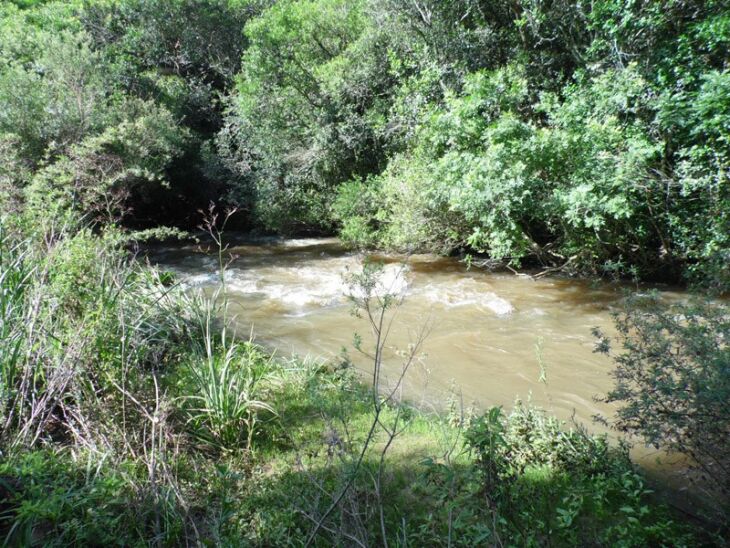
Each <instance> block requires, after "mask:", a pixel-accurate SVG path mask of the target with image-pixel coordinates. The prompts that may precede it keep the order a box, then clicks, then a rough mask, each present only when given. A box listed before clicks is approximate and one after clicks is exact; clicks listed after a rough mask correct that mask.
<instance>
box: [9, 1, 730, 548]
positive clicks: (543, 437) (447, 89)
mask: <svg viewBox="0 0 730 548" xmlns="http://www.w3.org/2000/svg"><path fill="white" fill-rule="evenodd" d="M729 52H730V2H728V1H726V0H705V1H700V0H660V1H648V0H646V1H645V0H594V1H592V2H582V1H577V2H576V1H572V2H571V1H567V0H69V1H61V0H57V1H54V0H10V1H5V2H2V3H1V4H0V221H1V222H0V424H1V425H2V430H1V431H0V539H2V540H0V542H4V543H5V544H8V545H49V544H54V543H55V544H57V545H101V544H118V545H137V544H139V545H146V544H155V545H186V544H191V545H258V546H279V545H322V546H329V545H333V544H334V545H343V546H370V545H384V546H388V545H393V546H396V545H397V546H431V545H443V546H455V545H460V546H476V545H489V546H505V545H509V546H522V545H524V546H552V545H561V546H562V545H574V546H583V545H596V546H614V545H621V546H644V545H657V546H659V545H696V544H700V543H704V544H717V545H722V544H723V542H724V540H723V538H724V537H723V535H727V534H728V522H727V509H728V502H727V493H728V491H729V490H730V483H729V482H730V445H729V443H730V442H729V441H728V439H730V407H729V405H730V404H729V403H728V402H729V401H730V399H729V397H728V396H730V344H729V341H730V319H729V315H728V310H727V305H726V304H723V302H725V301H723V298H724V297H723V295H725V296H726V295H727V293H728V291H730V266H729V265H730V53H729ZM224 226H225V228H226V229H234V230H239V231H247V232H253V233H260V234H277V235H282V236H291V235H337V236H339V238H340V239H341V240H342V242H344V243H345V245H347V246H350V247H351V248H353V249H362V250H386V251H394V252H405V253H412V252H430V253H436V254H442V255H456V256H459V257H465V258H466V261H467V262H469V263H472V262H474V263H478V264H479V265H480V267H488V268H500V267H509V268H510V269H513V270H515V269H528V270H529V271H533V272H534V271H535V270H542V271H544V272H550V273H560V274H566V275H576V276H586V277H594V278H610V279H631V280H634V281H635V282H637V283H639V282H669V283H672V284H678V285H682V286H685V287H690V288H692V289H693V291H696V292H697V295H696V296H695V297H693V298H692V299H691V302H687V303H674V304H667V303H664V302H662V301H661V300H660V299H657V298H655V297H653V296H649V297H647V296H646V295H644V296H634V297H631V298H628V299H627V300H626V303H625V308H624V309H623V310H622V311H621V312H620V313H619V314H617V317H616V327H617V331H618V339H619V344H618V347H617V348H612V343H615V341H610V340H609V339H608V338H606V337H604V336H603V335H601V334H600V333H599V334H597V335H598V336H599V338H598V339H597V340H598V350H599V351H601V352H604V353H608V354H610V355H611V356H612V357H613V359H614V364H615V367H616V370H615V373H614V377H615V380H616V385H615V389H614V390H613V391H611V392H610V393H608V394H606V395H604V396H603V398H604V400H605V401H608V402H611V403H616V404H617V405H619V411H618V413H617V416H616V417H611V418H609V420H610V421H612V425H613V426H614V427H615V428H616V429H617V430H618V431H620V432H622V433H625V434H630V435H635V436H637V437H638V438H642V439H643V440H644V441H646V442H647V443H650V444H653V445H655V446H656V447H661V448H663V449H665V450H668V451H670V452H671V451H674V452H679V453H682V454H685V455H688V456H689V457H690V458H691V460H692V462H693V463H694V464H693V465H692V466H691V468H693V470H695V471H696V472H697V473H698V474H699V475H700V476H702V477H703V480H704V481H708V478H709V482H710V483H712V484H714V485H715V486H716V487H717V491H718V492H717V493H714V495H713V497H716V499H713V502H712V504H708V508H712V509H711V510H709V509H708V510H707V512H705V513H703V514H702V515H699V513H698V515H695V516H692V517H690V518H688V517H687V516H684V515H680V514H678V513H677V512H676V511H674V510H672V509H671V508H670V507H669V506H667V504H666V501H662V500H659V499H658V498H657V497H651V496H650V493H649V491H650V490H649V489H648V488H647V487H646V483H645V479H644V478H643V476H642V474H641V472H640V471H637V470H636V469H635V467H634V466H633V465H632V463H631V461H630V459H629V457H628V449H627V447H626V446H625V445H624V444H623V443H621V444H619V445H618V446H617V445H616V444H615V443H613V442H612V443H609V442H608V441H607V438H605V437H604V436H598V435H592V434H588V433H586V432H585V431H583V430H582V429H578V430H570V429H566V427H565V425H561V424H560V423H559V422H558V421H557V420H555V419H552V418H550V417H549V416H548V415H546V414H545V413H544V412H542V411H540V410H538V409H534V408H532V407H530V406H529V405H516V406H515V409H514V410H512V411H511V412H507V411H502V410H500V409H499V408H493V409H490V410H487V411H486V412H484V413H481V412H478V411H476V410H472V412H470V413H465V412H464V410H463V409H462V410H461V412H459V410H457V409H456V408H454V409H451V412H448V413H439V414H430V413H426V412H424V411H423V410H421V409H417V408H414V407H411V406H409V405H408V404H407V402H403V401H400V400H397V398H396V395H395V392H393V393H386V394H383V393H382V391H379V390H378V388H379V384H378V371H379V368H380V367H381V362H380V360H382V359H383V357H382V356H383V352H382V348H384V345H385V344H386V343H385V338H386V337H387V332H384V331H382V326H383V321H384V318H386V317H387V316H388V315H389V314H391V313H392V311H393V308H394V307H396V306H397V303H395V302H394V301H393V300H392V299H390V298H388V297H387V296H383V295H380V294H379V293H378V292H377V290H376V289H377V287H378V283H377V277H378V275H379V271H378V268H377V266H374V265H371V264H366V265H365V266H364V267H363V270H362V272H361V273H359V274H354V275H353V276H352V278H351V279H350V283H351V284H352V285H353V286H356V287H357V288H358V290H357V291H353V293H352V294H351V299H352V301H353V306H354V307H355V309H356V311H358V312H359V313H361V314H363V315H364V316H365V317H366V318H369V319H370V322H371V328H372V331H373V333H374V335H375V343H374V345H375V346H374V348H373V350H372V355H374V359H373V368H374V373H373V381H372V383H371V384H372V386H369V385H363V384H361V380H362V379H361V378H360V377H358V376H357V374H356V373H354V372H353V371H352V369H351V368H349V367H348V362H347V359H346V358H343V360H342V363H313V362H311V361H310V360H306V359H298V358H296V359H295V358H292V359H284V358H281V359H279V358H274V357H272V356H271V355H270V353H269V352H268V351H265V350H264V349H262V348H261V347H259V346H257V345H256V344H254V343H253V342H252V341H249V340H246V339H245V338H244V339H242V338H240V336H239V335H238V334H236V333H235V330H234V329H233V327H232V320H231V318H230V317H229V314H228V302H227V298H226V275H225V269H226V265H227V259H226V239H225V231H224ZM201 228H202V233H204V236H200V229H201ZM191 232H196V233H198V236H199V237H202V238H203V239H206V241H208V242H210V243H211V245H212V247H213V250H214V253H213V255H214V256H217V263H216V264H217V267H216V268H217V269H218V270H219V271H220V280H221V284H220V285H221V287H220V289H219V291H217V292H215V293H214V294H213V295H212V296H211V295H209V294H203V293H199V294H198V293H194V292H189V291H185V290H183V288H182V287H181V285H180V284H179V283H178V281H177V280H176V279H175V277H174V276H172V275H171V274H169V273H167V272H164V271H160V270H158V269H156V268H153V267H151V266H149V265H147V264H145V263H144V261H142V260H139V259H137V258H136V257H135V253H134V251H135V250H137V249H138V248H139V246H140V245H143V244H144V242H147V241H150V240H153V241H154V240H165V239H168V238H173V237H177V238H185V237H187V236H189V235H190V233H191ZM215 251H217V253H216V252H215ZM710 298H712V299H714V300H710ZM613 346H616V344H613ZM358 350H360V348H358ZM409 359H410V360H412V359H413V355H410V357H408V356H407V357H406V361H408V360H409ZM414 447H416V448H417V450H416V449H413V448H414Z"/></svg>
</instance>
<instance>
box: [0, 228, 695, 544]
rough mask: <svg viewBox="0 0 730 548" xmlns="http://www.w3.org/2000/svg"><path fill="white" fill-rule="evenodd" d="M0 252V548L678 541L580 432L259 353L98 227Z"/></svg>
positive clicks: (632, 478) (663, 513) (666, 521)
mask: <svg viewBox="0 0 730 548" xmlns="http://www.w3.org/2000/svg"><path fill="white" fill-rule="evenodd" d="M0 243H1V244H2V246H3V247H2V251H3V252H2V253H0V259H1V260H0V270H2V275H0V281H1V282H2V289H3V290H2V292H0V295H1V296H2V298H3V301H2V304H3V306H2V307H0V311H2V313H3V317H2V319H3V322H2V326H3V330H4V331H3V333H2V335H3V336H2V337H1V338H0V352H1V353H2V358H3V361H2V365H3V384H2V390H3V393H2V400H0V401H1V402H2V420H3V424H4V426H5V427H4V428H3V431H2V439H1V440H0V441H1V442H2V461H1V462H0V479H1V480H2V481H0V486H1V487H0V488H1V489H2V501H3V502H2V508H1V516H2V519H1V521H0V535H1V536H2V538H3V539H4V540H5V541H6V542H7V543H8V544H23V545H54V544H55V545H69V544H123V545H149V544H154V545H180V544H190V543H192V544H201V543H202V544H212V545H254V546H256V545H258V546H271V545H276V546H278V545H294V546H297V545H303V544H306V542H307V540H308V539H309V538H310V537H311V539H312V543H313V544H314V545H322V546H330V545H332V544H341V545H359V544H362V545H372V544H384V543H385V542H386V541H387V542H389V543H390V544H395V543H402V544H404V545H418V546H420V545H444V546H447V545H460V544H461V545H465V546H467V545H468V546H472V545H478V544H488V545H491V544H494V545H499V544H504V543H518V544H526V545H530V544H534V545H544V544H546V543H549V544H555V543H558V544H568V545H576V546H578V545H585V544H598V545H609V544H611V545H613V544H615V543H616V542H622V541H623V542H625V543H626V544H629V545H646V544H659V543H664V544H673V545H681V544H692V543H694V542H695V540H693V536H692V535H693V534H694V533H692V532H691V531H690V529H689V528H688V526H686V525H684V524H683V523H682V522H681V520H679V519H678V518H677V517H676V516H672V515H671V514H670V512H669V510H667V509H666V508H664V507H662V506H661V505H660V504H658V503H657V502H656V501H653V500H652V499H651V498H650V497H649V493H648V492H647V490H646V488H645V484H644V481H643V479H642V478H641V476H640V475H639V474H638V473H636V472H635V471H634V469H633V467H632V465H631V462H630V461H629V459H628V457H627V454H626V452H625V450H624V449H623V448H621V447H618V448H616V447H611V446H609V445H608V444H607V442H606V440H605V439H603V438H601V437H600V436H593V435H588V434H586V433H582V432H573V433H570V432H568V431H566V430H564V429H563V427H562V426H561V425H559V424H558V423H557V421H555V420H554V419H551V418H549V416H547V415H545V414H543V413H542V412H538V411H536V410H534V409H532V408H530V407H525V406H522V407H518V408H517V409H516V411H514V412H513V413H511V414H510V416H509V417H505V416H504V415H503V414H502V412H501V411H499V410H498V409H496V408H493V409H490V410H488V411H486V413H481V412H479V411H477V410H470V409H469V407H468V406H462V405H461V403H460V402H459V401H458V400H455V401H454V403H453V405H452V406H450V407H449V409H448V410H447V412H445V413H434V414H431V413H426V412H424V411H422V410H418V409H416V408H413V407H411V406H409V405H407V404H406V403H405V402H404V401H403V400H402V399H401V398H400V397H399V396H398V395H397V394H395V395H394V397H388V398H384V397H383V396H382V394H381V393H378V392H373V391H372V390H371V389H370V388H368V387H366V386H365V385H363V384H361V381H360V379H359V377H358V376H357V375H356V374H355V372H354V369H353V367H352V363H351V362H350V361H349V360H346V359H341V360H329V361H328V362H326V363H313V362H311V361H310V362H307V361H306V360H305V361H303V360H296V359H284V358H276V357H272V356H271V355H270V354H269V353H268V352H264V351H263V350H262V349H261V348H260V347H258V346H256V345H255V344H253V343H251V342H249V341H247V340H246V339H242V338H240V337H238V338H236V337H234V336H233V331H234V330H233V328H232V326H231V323H230V322H231V321H233V319H234V317H233V314H234V313H233V310H232V308H230V307H229V306H227V304H228V303H227V299H226V298H225V294H223V293H220V292H215V291H214V292H213V293H212V294H211V293H205V292H200V291H195V290H192V291H190V290H187V291H184V290H182V288H181V287H180V286H179V285H178V284H176V283H175V282H174V280H173V279H171V277H170V276H169V275H167V274H164V273H161V272H159V271H155V270H154V269H150V268H148V267H145V266H142V265H141V264H139V263H137V262H135V261H131V260H130V259H129V258H128V256H127V254H126V253H125V252H124V251H123V244H124V238H123V235H122V234H120V233H118V232H115V231H113V230H110V231H108V232H106V233H105V234H104V235H103V236H98V235H94V234H92V233H91V232H90V231H84V230H81V231H79V232H76V233H72V234H66V235H64V237H59V238H58V239H56V240H53V241H32V240H13V239H12V237H10V236H8V235H7V234H6V233H3V238H1V239H0ZM224 279H225V278H224ZM36 326H39V327H38V328H37V327H36ZM40 327H42V328H40ZM362 349H363V350H364V351H366V352H367V351H368V346H367V343H364V344H363V346H362Z"/></svg>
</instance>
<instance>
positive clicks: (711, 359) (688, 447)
mask: <svg viewBox="0 0 730 548" xmlns="http://www.w3.org/2000/svg"><path fill="white" fill-rule="evenodd" d="M615 322H616V328H617V330H618V339H617V340H618V342H619V343H620V344H621V350H622V351H621V353H620V354H613V355H612V357H613V359H614V361H615V363H616V369H615V371H614V373H613V376H614V378H615V380H616V382H615V386H614V388H613V390H611V391H610V392H609V393H608V394H607V395H606V396H605V398H604V400H605V401H607V402H612V403H620V404H621V407H620V408H619V410H618V412H617V414H616V417H615V420H614V421H613V424H614V426H615V427H616V428H617V429H618V430H620V431H622V432H626V433H629V434H633V435H637V436H639V437H641V438H642V439H643V440H644V441H645V442H646V443H648V444H651V445H653V446H654V447H657V448H663V449H666V450H669V451H676V452H678V453H682V454H685V455H689V456H691V457H692V459H693V461H694V462H695V463H696V465H697V466H699V467H700V469H701V470H702V472H703V475H705V476H706V477H707V478H711V484H712V486H711V489H712V490H715V489H717V490H719V491H720V494H721V496H722V497H723V498H724V499H725V500H727V497H728V493H729V492H730V425H729V424H728V420H727V418H728V416H730V345H729V344H728V341H730V315H729V311H728V309H727V307H726V306H724V305H722V304H720V303H708V302H701V301H698V302H695V303H691V304H681V303H677V304H671V305H667V304H664V303H662V302H661V301H660V300H659V299H658V298H656V297H644V298H638V297H637V298H634V299H631V300H629V301H628V302H627V303H626V306H625V307H624V309H623V311H622V312H621V313H620V314H617V315H616V319H615ZM598 335H599V336H600V337H601V339H600V344H599V346H598V350H599V351H601V352H604V353H607V354H608V353H609V352H610V350H611V344H610V340H609V339H608V338H607V337H606V336H604V335H601V334H600V333H598Z"/></svg>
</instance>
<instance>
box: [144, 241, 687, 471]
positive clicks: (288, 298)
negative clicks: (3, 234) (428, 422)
mask: <svg viewBox="0 0 730 548" xmlns="http://www.w3.org/2000/svg"><path fill="white" fill-rule="evenodd" d="M234 241H235V242H236V243H235V244H234V245H232V246H231V247H230V248H229V250H228V252H229V253H231V254H232V255H233V259H232V261H231V263H230V264H229V265H228V268H227V272H226V285H227V290H228V295H229V298H230V303H231V314H232V315H234V317H235V325H236V326H237V328H238V332H239V334H240V336H244V337H248V336H249V333H251V332H253V333H254V334H255V337H256V340H257V341H258V342H259V343H261V344H263V345H264V346H266V347H269V348H275V349H276V352H277V353H278V354H279V355H284V356H286V355H292V354H296V355H299V356H309V357H314V358H316V359H332V360H337V359H340V356H341V352H342V349H343V348H346V349H349V350H348V354H349V356H350V358H351V360H352V362H353V363H354V364H355V366H356V367H358V368H359V369H361V370H362V371H364V372H366V371H367V370H368V369H369V364H368V362H367V360H365V359H364V358H363V357H362V356H361V355H359V354H358V352H357V351H355V350H354V349H353V337H354V335H355V333H358V334H360V335H362V336H363V341H364V342H363V346H367V344H368V340H369V339H368V336H367V335H368V333H369V330H368V324H367V322H366V321H365V320H363V319H358V318H356V317H354V316H353V315H352V314H351V304H350V303H349V302H348V300H347V298H346V297H345V294H346V293H347V292H348V286H347V284H346V283H345V280H344V275H345V274H346V273H347V272H353V271H358V270H359V269H360V265H361V261H362V259H363V257H362V256H361V255H359V254H357V253H353V252H348V251H346V250H344V249H343V248H342V247H341V246H340V245H339V243H338V241H337V240H336V239H293V240H275V239H262V240H251V241H246V240H241V239H237V240H236V239H234ZM149 256H150V258H151V260H152V261H153V262H154V263H157V264H159V265H160V267H162V268H164V269H166V270H169V271H172V272H174V273H176V274H177V275H178V276H179V277H180V279H181V281H182V282H183V284H185V285H186V286H189V287H202V288H211V287H214V286H215V285H216V284H218V283H219V280H220V278H219V276H218V272H217V259H216V256H215V253H206V252H202V251H201V250H200V247H199V246H197V245H187V246H177V247H167V248H158V249H155V250H153V251H152V252H151V253H150V254H149ZM373 259H374V260H377V261H383V262H384V263H385V268H384V272H383V280H384V282H383V283H384V284H385V285H387V286H388V287H389V288H390V289H391V290H392V291H393V292H395V293H397V294H398V295H399V296H400V297H401V298H402V301H403V302H402V304H401V305H400V306H399V307H397V309H396V310H395V314H396V317H395V322H394V324H393V329H392V331H391V333H390V335H389V338H388V341H387V345H388V348H389V350H390V352H389V353H388V354H387V355H386V360H385V364H384V369H385V372H386V376H387V377H388V378H389V379H390V380H391V382H392V380H393V379H394V378H395V377H396V376H397V373H398V372H399V371H400V370H401V364H400V360H399V359H398V358H397V356H396V355H395V352H396V350H398V349H400V350H404V349H406V348H407V346H408V344H409V343H410V342H413V341H414V339H415V338H416V337H417V333H418V332H419V330H420V329H421V328H422V327H424V326H427V328H428V336H427V337H426V339H425V341H424V343H423V348H422V351H423V356H422V359H420V360H418V361H417V362H416V363H415V364H414V365H413V366H412V367H411V369H410V370H409V371H408V373H407V375H406V379H405V384H406V394H407V396H408V398H409V399H410V400H411V401H415V402H416V403H417V404H419V405H420V406H422V407H426V408H430V407H433V408H436V409H443V407H444V406H445V405H447V402H449V401H456V402H459V405H461V402H463V405H464V406H465V407H469V406H472V405H473V406H477V407H480V408H483V407H487V406H491V405H502V406H504V407H505V408H506V409H509V408H510V407H511V406H512V405H513V403H514V401H515V399H517V398H519V399H521V400H523V401H527V400H530V401H531V402H532V403H533V404H535V405H538V406H540V407H543V408H545V409H546V410H548V411H549V412H551V413H552V414H554V415H556V416H557V417H558V418H560V419H562V420H566V421H572V420H575V421H577V422H578V423H580V424H582V425H584V426H586V427H587V428H588V429H589V430H590V431H592V432H606V429H605V427H603V426H601V425H600V424H597V423H596V422H594V421H593V417H594V416H595V415H603V416H607V417H610V416H611V415H612V414H613V412H614V411H615V409H614V408H612V407H611V406H609V405H606V404H603V403H599V402H597V401H596V400H595V397H596V396H598V395H600V394H605V393H606V391H607V390H609V389H610V387H611V385H612V379H611V370H612V364H611V361H610V359H609V358H607V357H606V356H604V355H600V354H596V353H594V352H593V349H594V346H595V342H596V341H595V338H594V336H593V335H592V329H593V328H595V327H598V328H600V329H602V330H604V331H605V332H607V333H609V334H610V333H613V328H612V325H613V323H612V318H611V312H612V311H613V310H615V309H616V307H617V305H618V304H619V302H620V300H621V298H622V296H623V295H624V292H625V289H626V286H623V285H620V284H609V283H592V282H590V281H587V280H576V279H567V278H560V277H552V278H550V277H545V278H542V279H539V280H534V279H532V278H531V277H528V276H519V275H515V274H513V273H509V272H508V273H494V272H488V271H485V270H483V269H479V268H476V267H472V268H471V269H469V268H467V266H466V265H465V264H464V263H463V262H462V261H459V260H457V259H455V258H445V257H438V256H434V255H412V256H410V257H407V258H406V257H404V256H398V255H377V256H375V257H373ZM404 263H405V264H404ZM662 294H663V296H664V297H665V298H667V299H675V298H681V296H682V295H681V292H678V291H671V290H664V291H662ZM541 376H542V377H543V380H541ZM633 456H634V458H635V460H637V461H639V462H641V463H642V465H643V466H644V467H645V468H647V469H650V470H652V471H654V472H657V471H658V470H659V468H666V465H665V466H663V467H658V466H657V464H656V462H655V461H656V457H657V456H658V453H656V452H655V451H653V450H651V449H648V448H643V447H637V448H635V449H634V452H633ZM672 468H674V467H673V466H669V468H666V469H667V470H669V469H672Z"/></svg>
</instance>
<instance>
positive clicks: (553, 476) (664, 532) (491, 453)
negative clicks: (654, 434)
mask: <svg viewBox="0 0 730 548" xmlns="http://www.w3.org/2000/svg"><path fill="white" fill-rule="evenodd" d="M464 440H465V443H466V446H467V447H468V448H469V450H470V451H471V452H472V453H473V454H474V456H475V458H476V463H475V464H476V468H475V470H474V472H475V475H474V476H473V477H469V476H470V474H472V472H471V471H470V472H468V473H467V478H468V480H465V479H464V478H462V481H468V482H472V481H475V482H476V483H475V487H476V488H477V489H479V492H480V494H481V496H482V497H483V498H484V499H485V500H486V501H487V505H488V508H486V509H483V510H482V511H485V510H486V511H488V512H491V513H492V514H493V519H492V523H494V524H495V525H494V529H493V530H492V531H491V532H489V537H490V538H492V539H505V538H509V539H519V542H520V543H521V544H524V545H528V546H537V545H545V544H553V543H557V544H560V545H586V544H597V545H603V544H613V545H615V544H618V545H625V546H642V545H646V544H684V543H685V542H688V541H689V537H688V532H687V531H686V530H683V529H682V528H681V527H678V526H677V524H676V523H674V522H673V521H672V519H671V518H670V517H669V515H668V513H667V512H666V510H662V509H660V508H656V507H652V506H651V504H650V503H649V499H648V495H649V493H650V491H649V490H648V489H647V488H646V487H645V485H644V481H643V480H642V478H641V476H639V475H638V474H637V473H636V472H635V471H634V470H633V468H632V466H631V462H630V460H629V457H628V451H627V449H626V448H624V447H618V448H614V447H610V446H609V444H608V441H607V440H606V438H605V437H600V436H599V437H595V436H589V435H587V434H586V433H585V432H583V431H575V430H572V431H565V430H563V429H562V428H561V425H560V423H559V422H558V421H557V420H555V419H553V418H549V417H547V416H546V415H545V414H544V412H542V411H539V410H536V409H534V408H531V407H529V406H524V405H522V404H520V403H519V402H518V404H517V405H516V406H515V409H514V410H513V411H512V413H511V414H510V415H509V416H508V417H504V415H503V414H502V412H501V409H499V408H492V409H490V410H489V411H488V412H487V413H486V414H484V415H482V416H480V417H478V418H476V419H474V420H473V422H472V424H471V425H470V426H469V428H468V429H467V431H466V433H465V436H464ZM431 466H432V470H433V473H434V474H436V477H438V476H439V475H441V474H443V472H441V471H439V469H438V468H435V467H433V465H431ZM462 497H463V495H462ZM458 503H459V505H462V504H463V505H467V508H468V507H469V506H470V502H469V499H464V498H459V499H458ZM461 508H464V507H463V506H462V507H461ZM464 511H465V510H464V509H462V512H464ZM497 541H498V540H497Z"/></svg>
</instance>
